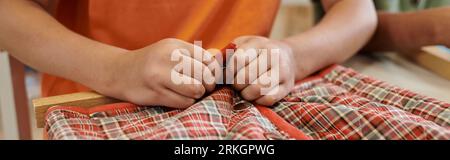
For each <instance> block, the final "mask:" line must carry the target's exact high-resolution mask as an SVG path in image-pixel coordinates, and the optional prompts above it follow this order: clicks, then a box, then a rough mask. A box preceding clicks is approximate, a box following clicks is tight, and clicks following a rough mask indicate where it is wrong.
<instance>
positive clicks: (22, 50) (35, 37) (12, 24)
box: [0, 0, 125, 87]
mask: <svg viewBox="0 0 450 160" xmlns="http://www.w3.org/2000/svg"><path fill="white" fill-rule="evenodd" d="M0 22H1V23H2V24H1V25H0V46H1V47H2V48H4V49H6V50H7V51H8V52H9V53H10V54H11V55H12V56H13V57H15V58H17V59H19V60H20V61H22V62H23V63H25V64H27V65H29V66H31V67H33V68H37V69H39V70H40V71H43V72H46V73H50V74H54V75H58V76H61V77H65V78H68V79H71V80H74V81H77V82H80V83H83V84H88V85H89V86H91V87H92V86H95V85H98V84H99V83H102V82H104V80H103V79H102V77H106V76H104V75H102V74H103V73H106V72H102V70H105V69H107V68H105V67H106V66H104V65H105V64H107V63H104V62H105V61H111V60H112V57H113V56H114V54H119V53H122V52H125V50H124V49H121V48H117V47H113V46H110V45H106V44H102V43H99V42H96V41H93V40H90V39H88V38H85V37H83V36H80V35H78V34H76V33H74V32H72V31H70V30H68V29H66V28H65V27H64V26H63V25H62V24H60V23H58V22H57V21H56V20H55V19H54V18H53V17H52V16H51V15H49V14H48V13H47V12H46V11H45V10H44V9H43V8H42V7H41V6H40V5H38V4H37V3H35V2H33V1H29V0H13V1H11V0H0ZM93 51H95V54H94V53H93Z"/></svg>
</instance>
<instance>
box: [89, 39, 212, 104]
mask: <svg viewBox="0 0 450 160" xmlns="http://www.w3.org/2000/svg"><path fill="white" fill-rule="evenodd" d="M194 47H195V48H196V50H200V51H202V52H203V54H202V55H203V56H208V57H204V58H201V57H200V58H199V57H195V56H193V55H194V54H193V53H194ZM177 49H185V50H186V51H187V52H181V57H182V58H186V59H187V60H189V61H191V62H192V63H193V65H192V67H193V68H191V69H192V71H194V70H197V71H201V72H198V73H200V74H201V73H203V74H204V75H203V77H202V75H199V74H197V75H193V74H190V75H193V76H189V74H181V73H182V72H181V69H180V68H176V67H175V66H176V65H177V64H180V62H179V61H176V60H175V61H173V60H171V58H173V57H172V56H173V54H172V53H173V52H174V51H175V50H177ZM205 52H206V51H205V50H203V49H202V48H201V47H198V46H195V45H193V44H190V43H187V42H184V41H181V40H177V39H164V40H161V41H159V42H157V43H154V44H152V45H150V46H148V47H145V48H142V49H139V50H135V51H131V52H130V53H126V54H122V55H119V56H117V58H116V59H115V62H113V64H112V65H110V67H111V68H108V69H106V70H108V71H109V72H110V73H109V75H110V76H109V80H108V81H107V83H106V84H105V85H104V86H105V87H104V88H101V89H97V91H100V92H102V91H103V92H104V93H103V94H106V95H109V96H112V97H115V98H119V99H122V100H126V101H130V102H132V103H136V104H139V105H162V106H167V107H173V108H186V107H189V106H191V105H192V104H193V103H194V102H195V99H198V98H201V97H202V96H203V95H204V94H205V92H210V91H212V90H213V89H214V87H215V80H213V82H212V83H211V82H208V83H206V82H205V80H206V79H209V80H211V78H212V79H215V76H214V75H213V72H211V69H209V68H208V67H207V66H208V64H209V63H210V62H211V61H209V60H213V57H212V56H211V55H210V54H207V53H205ZM178 53H180V52H178ZM178 56H180V55H178ZM194 57H195V58H197V59H195V58H194ZM202 59H209V60H202ZM208 61H209V62H208ZM173 74H176V75H177V76H178V77H180V79H177V80H187V81H189V82H192V83H190V84H183V83H182V84H177V83H176V82H175V81H174V80H175V79H173ZM220 74H221V73H220ZM202 78H203V79H202Z"/></svg>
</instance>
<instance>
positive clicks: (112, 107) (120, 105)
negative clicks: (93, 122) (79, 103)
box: [46, 103, 139, 115]
mask: <svg viewBox="0 0 450 160" xmlns="http://www.w3.org/2000/svg"><path fill="white" fill-rule="evenodd" d="M136 107H139V106H138V105H135V104H132V103H114V104H107V105H102V106H96V107H92V108H83V107H75V106H55V107H51V108H49V109H48V110H47V113H46V115H48V113H50V112H52V111H54V110H69V111H74V112H79V113H81V114H85V115H89V114H92V113H96V112H105V111H110V110H116V109H133V108H136Z"/></svg>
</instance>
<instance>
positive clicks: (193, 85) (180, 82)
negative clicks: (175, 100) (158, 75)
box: [162, 70, 206, 99]
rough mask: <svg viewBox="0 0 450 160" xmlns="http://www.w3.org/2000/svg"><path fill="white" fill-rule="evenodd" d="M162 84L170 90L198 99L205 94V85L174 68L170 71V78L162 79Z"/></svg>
mask: <svg viewBox="0 0 450 160" xmlns="http://www.w3.org/2000/svg"><path fill="white" fill-rule="evenodd" d="M162 83H163V85H164V86H165V87H166V88H169V89H170V90H172V91H174V92H176V93H178V94H181V95H183V96H186V97H189V98H194V99H198V98H201V97H202V96H203V95H204V94H205V90H206V89H205V87H204V86H203V85H202V83H201V82H200V81H198V80H196V79H194V78H192V77H189V76H186V75H184V74H181V73H178V72H177V71H175V70H172V71H171V78H170V80H168V81H163V82H162Z"/></svg>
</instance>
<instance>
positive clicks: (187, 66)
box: [175, 55, 216, 92]
mask: <svg viewBox="0 0 450 160" xmlns="http://www.w3.org/2000/svg"><path fill="white" fill-rule="evenodd" d="M182 58H183V68H182V69H181V71H180V70H179V73H181V74H184V75H186V76H188V77H192V78H194V79H196V80H198V81H200V82H202V84H203V86H204V87H205V88H206V90H207V91H208V92H211V91H213V90H214V87H215V82H216V78H215V76H214V75H213V73H212V71H211V70H210V69H209V68H208V66H206V65H205V64H203V63H201V62H199V61H197V60H195V59H193V58H192V57H188V56H185V55H183V57H182ZM175 69H179V68H175Z"/></svg>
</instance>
